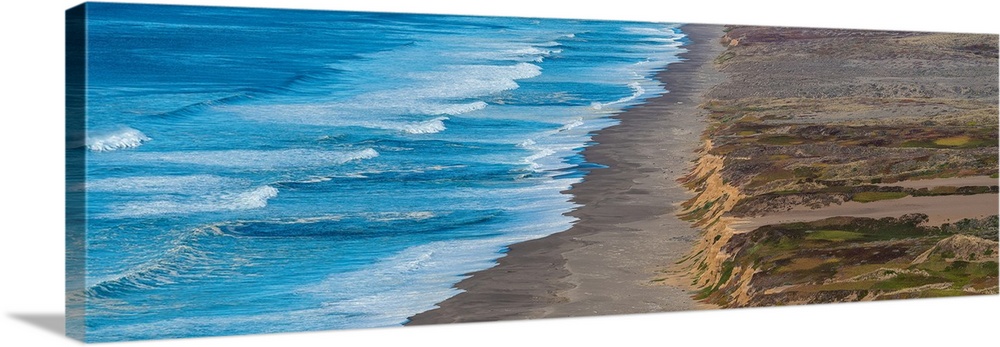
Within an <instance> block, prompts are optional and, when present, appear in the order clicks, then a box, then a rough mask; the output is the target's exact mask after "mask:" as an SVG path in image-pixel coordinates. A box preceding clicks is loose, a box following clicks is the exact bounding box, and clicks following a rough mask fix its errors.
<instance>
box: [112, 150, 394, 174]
mask: <svg viewBox="0 0 1000 347" xmlns="http://www.w3.org/2000/svg"><path fill="white" fill-rule="evenodd" d="M133 154H134V155H133V156H131V158H133V159H139V160H145V161H151V162H170V163H182V164H194V165H205V166H220V167H242V168H254V169H282V168H296V167H317V166H324V165H341V164H344V163H347V162H351V161H356V160H364V159H371V158H375V157H378V156H379V153H378V151H376V150H374V149H371V148H366V149H362V150H353V151H322V150H311V149H286V150H273V151H265V150H229V151H179V152H144V153H133Z"/></svg>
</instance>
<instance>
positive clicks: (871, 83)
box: [656, 26, 998, 307]
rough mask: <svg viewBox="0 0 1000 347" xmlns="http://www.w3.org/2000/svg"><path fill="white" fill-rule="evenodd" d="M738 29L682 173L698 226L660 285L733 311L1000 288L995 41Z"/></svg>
mask: <svg viewBox="0 0 1000 347" xmlns="http://www.w3.org/2000/svg"><path fill="white" fill-rule="evenodd" d="M725 31H726V33H725V35H724V36H723V37H722V39H721V40H720V42H719V44H720V45H722V46H725V47H726V49H725V51H724V52H722V53H721V54H720V55H719V56H718V57H717V58H716V59H715V62H714V63H715V66H716V68H718V69H719V70H720V71H721V72H722V74H723V75H724V76H725V77H726V80H725V81H724V82H722V83H720V84H718V85H716V86H715V87H713V88H711V89H710V90H709V91H708V92H707V93H706V95H705V99H704V102H703V103H702V105H701V108H702V109H703V110H704V111H705V112H707V114H708V123H709V124H708V127H707V129H706V131H705V133H704V134H703V141H704V145H703V147H702V149H701V150H700V152H699V154H700V157H699V158H698V159H697V160H696V161H695V163H694V165H693V168H692V169H691V171H690V173H689V174H688V175H687V176H685V177H684V178H682V179H681V180H680V181H681V183H682V184H683V185H685V186H686V187H687V188H688V189H690V190H691V191H693V192H694V193H695V196H694V197H693V198H691V199H690V200H688V201H687V202H685V203H684V204H683V205H682V207H683V208H684V209H683V211H682V212H681V213H679V216H680V217H681V218H682V219H685V220H688V221H690V222H691V223H692V224H693V225H694V226H696V227H699V228H701V229H702V234H701V237H700V238H699V239H698V240H697V241H696V242H695V246H694V248H693V249H692V251H691V252H690V254H689V255H688V256H687V257H685V258H684V259H682V260H681V261H679V262H678V263H677V264H676V266H675V268H674V269H671V270H670V271H666V272H667V273H672V274H675V275H674V276H672V277H671V276H667V277H664V278H658V279H656V281H658V282H667V283H675V284H676V283H679V282H684V284H687V285H689V286H690V288H692V289H693V290H694V291H695V294H694V297H695V299H697V300H701V301H703V302H705V303H710V304H715V305H718V306H720V307H747V306H773V305H789V304H805V303H824V302H845V301H867V300H883V299H895V298H914V297H938V296H954V295H972V294H996V293H997V278H998V276H997V267H998V266H997V263H998V262H997V260H998V258H997V257H998V249H997V244H998V243H997V209H998V203H997V188H998V187H997V186H998V184H997V181H998V180H997V157H998V148H997V125H998V116H997V115H998V109H997V100H998V87H997V56H998V54H997V52H998V50H997V36H996V35H973V34H945V33H915V32H891V31H853V30H834V29H797V28H764V27H742V26H736V27H727V28H726V30H725ZM678 273H680V274H682V275H680V276H677V275H676V274H678ZM665 279H670V280H669V281H664V280H665Z"/></svg>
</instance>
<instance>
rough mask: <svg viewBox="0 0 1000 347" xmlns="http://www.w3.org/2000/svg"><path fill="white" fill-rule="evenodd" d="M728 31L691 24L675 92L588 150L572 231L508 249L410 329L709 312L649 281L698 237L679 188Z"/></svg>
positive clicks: (670, 74) (632, 112)
mask: <svg viewBox="0 0 1000 347" xmlns="http://www.w3.org/2000/svg"><path fill="white" fill-rule="evenodd" d="M722 29H723V27H722V26H714V25H685V26H684V27H683V28H682V30H683V31H684V32H685V33H686V34H688V37H689V39H691V40H692V43H691V44H689V45H686V46H685V48H687V49H688V52H686V53H683V54H681V57H682V58H684V59H686V60H685V61H683V62H679V63H674V64H671V65H669V66H668V68H667V70H666V71H665V72H664V73H660V74H659V75H658V76H657V78H659V79H660V80H661V81H663V82H664V84H665V85H666V89H668V90H669V91H670V92H669V93H667V94H664V95H663V96H660V97H657V98H654V99H650V100H647V103H646V104H644V105H641V106H638V107H634V108H632V109H629V110H628V111H626V112H624V113H622V114H620V115H619V116H618V118H619V119H621V124H619V125H617V126H614V127H610V128H607V129H604V130H601V131H600V132H599V133H598V134H597V135H596V136H595V137H594V141H595V142H597V143H598V144H597V145H594V146H591V147H588V148H587V149H585V150H584V152H583V153H584V155H585V157H586V159H587V161H589V162H593V163H599V164H603V165H606V166H608V168H605V169H596V170H593V171H591V172H590V173H589V174H588V175H587V176H586V177H585V179H584V180H583V181H582V182H581V183H579V184H576V185H574V186H573V188H572V189H571V190H569V191H567V192H566V193H567V194H572V195H573V201H574V202H576V203H577V204H580V205H581V207H580V208H579V209H577V210H575V211H573V212H572V213H571V215H572V216H574V217H576V218H578V219H579V221H578V222H577V223H576V224H574V226H573V227H572V228H570V229H569V230H567V231H564V232H561V233H557V234H554V235H550V236H548V237H545V238H541V239H536V240H531V241H526V242H522V243H518V244H515V245H512V246H510V249H509V251H508V252H507V255H506V256H505V257H503V258H501V259H499V260H498V263H499V264H498V265H497V266H495V267H493V268H490V269H487V270H483V271H479V272H475V273H472V274H471V277H469V278H467V279H466V280H464V281H461V282H459V283H458V284H457V285H456V287H457V288H459V289H462V290H464V292H463V293H461V294H458V295H456V296H454V297H452V298H450V299H448V300H446V301H444V302H442V303H440V304H439V308H437V309H434V310H431V311H427V312H424V313H421V314H418V315H416V316H414V317H412V318H411V320H410V322H409V323H408V325H419V324H435V323H451V322H476V321H496V320H509V319H531V318H543V317H574V316H592V315H608V314H628V313H645V312H664V311H679V310H690V309H703V308H710V307H709V306H706V305H705V304H700V303H697V302H695V301H694V300H692V298H691V297H690V295H689V293H688V292H687V291H686V289H684V288H680V287H674V286H670V285H665V284H655V285H654V283H652V282H651V281H652V280H653V278H654V277H656V276H657V275H661V273H660V272H659V271H662V269H664V268H668V267H669V266H670V265H671V264H673V263H674V262H676V261H677V260H679V259H680V258H681V257H682V256H684V255H686V254H687V252H688V251H689V250H690V249H691V247H692V245H693V242H694V240H695V238H696V236H697V235H698V234H699V230H697V229H695V228H692V227H691V226H690V225H689V223H687V222H684V221H681V220H680V219H678V218H677V217H676V212H677V211H678V210H677V209H678V208H679V204H680V203H681V202H683V201H685V200H687V199H689V198H690V197H691V196H692V193H691V192H689V191H687V190H686V189H685V188H684V187H682V186H680V185H679V184H678V183H677V179H678V178H680V177H681V176H682V175H684V174H685V173H687V171H688V169H689V167H690V166H691V165H692V160H693V159H695V158H696V153H695V150H696V148H697V147H698V146H699V144H700V140H699V136H700V134H701V133H702V132H703V130H704V128H705V124H706V123H705V121H704V119H703V117H704V111H703V110H702V109H699V108H698V105H699V104H700V102H701V100H702V95H703V94H704V93H705V91H706V90H707V89H708V88H711V87H712V86H714V85H717V84H719V83H720V82H721V81H722V76H721V74H720V73H719V72H718V71H717V69H716V67H715V66H714V64H713V63H712V62H713V60H714V59H715V58H716V57H717V56H718V55H719V54H720V53H721V52H722V50H723V49H724V47H723V46H722V45H721V44H720V43H719V38H720V37H721V36H722V35H723V31H722Z"/></svg>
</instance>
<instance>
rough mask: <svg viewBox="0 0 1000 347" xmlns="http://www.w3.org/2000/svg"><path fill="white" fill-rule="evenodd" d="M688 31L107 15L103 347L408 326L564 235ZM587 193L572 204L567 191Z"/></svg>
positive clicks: (93, 257)
mask: <svg viewBox="0 0 1000 347" xmlns="http://www.w3.org/2000/svg"><path fill="white" fill-rule="evenodd" d="M684 37H685V35H684V33H683V32H682V30H681V28H680V27H679V26H678V25H674V24H667V23H640V22H620V21H589V20H563V19H532V18H500V17H468V16H439V15H415V14H387V13H360V12H329V11H299V10H276V9H251V8H215V7H185V6H158V5H132V4H104V3H91V4H88V5H87V41H86V48H87V63H86V64H87V65H86V66H87V76H86V82H87V88H86V97H87V103H86V112H87V115H86V121H85V123H86V135H87V138H86V141H85V143H81V144H80V145H79V146H78V147H75V148H70V149H68V151H70V152H72V153H70V154H69V155H83V156H85V163H86V168H85V177H86V182H85V184H83V185H78V186H72V187H70V188H69V189H71V190H74V189H75V190H79V191H82V192H83V193H84V194H85V196H86V201H87V203H86V210H85V211H86V216H87V218H86V232H85V235H86V240H85V249H86V262H85V269H86V276H85V278H84V282H85V283H84V290H83V292H82V293H70V294H69V295H79V296H81V297H83V298H85V302H86V303H85V314H86V325H85V329H86V338H87V340H88V341H120V340H133V339H154V338H175V337H195V336H213V335H234V334H251V333H267V332H287V331H306V330H329V329H350V328H368V327H386V326H398V325H401V324H404V323H405V322H406V321H407V317H410V316H412V315H414V314H417V313H420V312H423V311H426V310H429V309H433V308H434V307H435V306H434V305H435V304H436V303H438V302H441V301H443V300H445V299H447V298H449V297H451V296H453V295H455V294H458V293H459V291H458V290H457V289H455V288H453V285H454V284H455V283H457V282H458V281H460V280H462V279H463V278H465V277H466V275H465V274H467V273H470V272H474V271H478V270H482V269H486V268H489V267H491V266H492V265H494V264H495V261H496V259H497V258H499V257H502V256H503V254H504V251H505V250H506V248H505V247H507V246H509V245H511V244H513V243H517V242H521V241H525V240H530V239H535V238H539V237H544V236H546V235H550V234H553V233H557V232H560V231H564V230H566V229H568V228H569V227H570V226H572V224H573V223H574V221H575V219H574V218H573V217H569V216H566V215H565V214H566V213H567V212H569V211H572V210H573V209H574V208H576V207H577V206H576V205H575V204H574V203H573V202H572V201H571V198H572V195H571V193H572V190H569V189H570V188H571V186H572V185H573V184H574V183H577V182H580V181H581V180H582V179H583V178H584V176H585V175H586V174H587V172H588V171H589V170H593V169H600V168H602V166H601V165H600V164H598V163H588V162H586V161H585V160H584V158H583V156H582V155H581V151H583V150H584V148H586V147H587V146H589V145H592V144H593V142H591V136H592V135H593V134H594V132H596V131H599V130H601V129H603V128H606V127H609V126H613V125H615V124H617V122H618V121H617V120H616V119H614V118H612V116H614V115H616V114H619V113H622V112H623V111H624V110H626V109H628V108H630V107H635V106H637V105H641V104H642V103H643V102H644V101H645V100H646V99H649V98H651V97H655V96H657V95H660V94H662V93H666V92H667V89H669V86H663V85H662V84H661V83H660V82H659V81H658V80H656V79H655V78H654V77H655V75H656V74H657V73H658V72H660V71H662V70H663V69H665V68H667V67H668V64H670V63H672V62H676V61H678V60H679V58H678V57H677V55H678V54H679V53H681V52H684V48H683V47H682V46H683V44H684V43H685V42H686V41H685V38H684ZM567 193H570V194H567Z"/></svg>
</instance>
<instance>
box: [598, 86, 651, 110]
mask: <svg viewBox="0 0 1000 347" xmlns="http://www.w3.org/2000/svg"><path fill="white" fill-rule="evenodd" d="M628 87H629V88H632V95H629V96H626V97H623V98H621V99H618V100H615V101H612V102H607V103H599V102H594V103H592V104H591V105H590V106H591V108H593V109H595V110H601V109H604V108H605V107H608V106H611V105H617V104H623V103H626V102H629V101H632V100H635V99H636V98H638V97H640V96H642V95H643V94H645V93H646V89H645V88H643V87H642V85H640V84H639V82H631V83H629V84H628Z"/></svg>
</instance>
